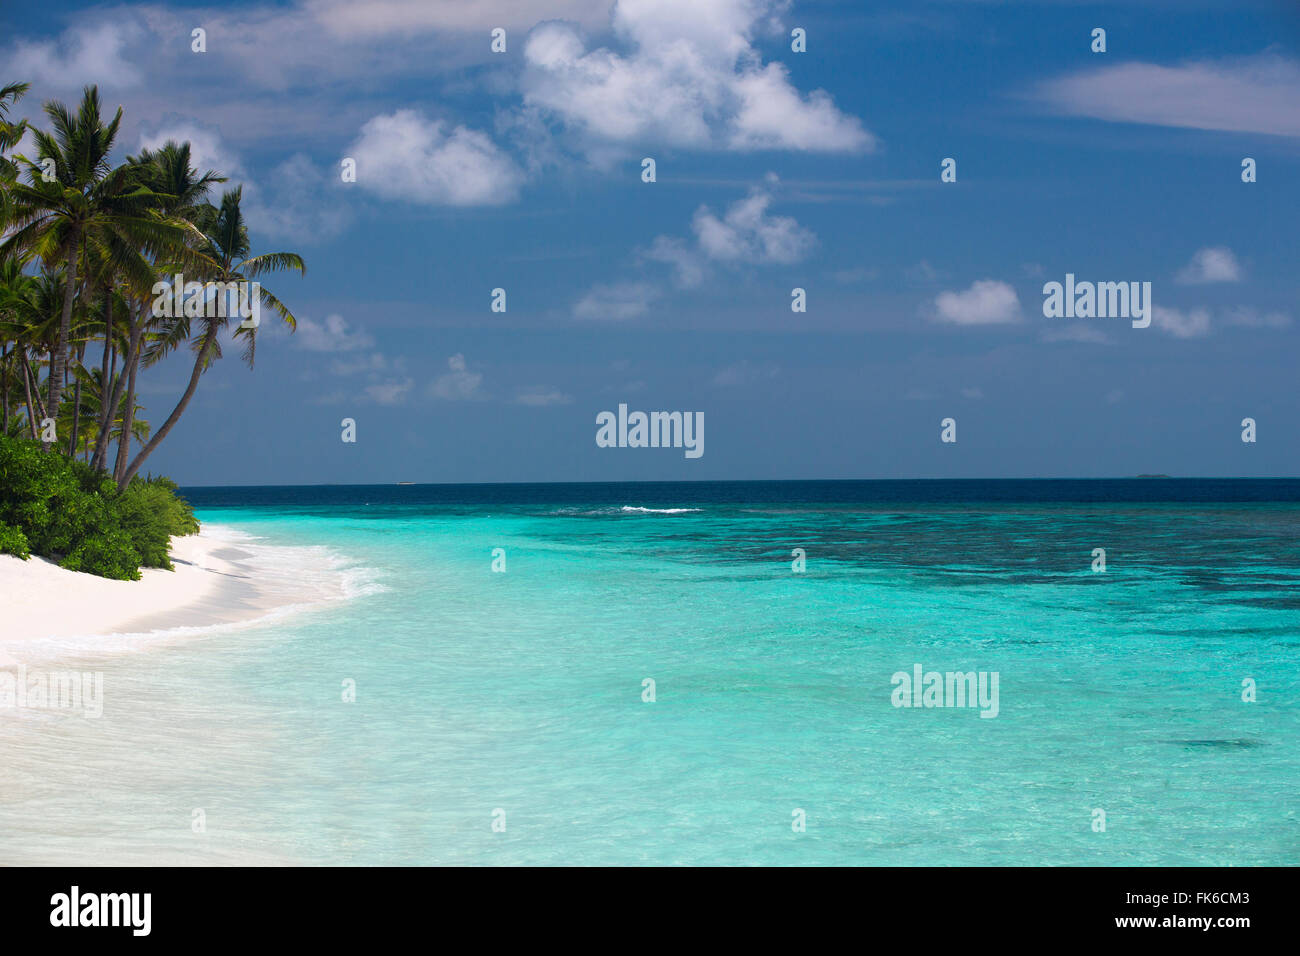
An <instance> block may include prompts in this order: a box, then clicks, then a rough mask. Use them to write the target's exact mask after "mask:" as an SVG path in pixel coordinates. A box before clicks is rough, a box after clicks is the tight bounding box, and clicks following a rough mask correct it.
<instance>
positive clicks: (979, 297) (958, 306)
mask: <svg viewBox="0 0 1300 956" xmlns="http://www.w3.org/2000/svg"><path fill="white" fill-rule="evenodd" d="M934 311H935V318H937V319H938V320H939V321H941V322H951V323H953V324H955V325H1000V324H1004V323H1007V322H1018V321H1020V299H1019V297H1018V296H1017V295H1016V290H1015V289H1013V288H1011V286H1010V285H1008V284H1007V283H1005V282H999V281H998V280H996V279H979V280H976V281H975V282H973V283H972V284H971V287H970V288H969V289H966V290H965V291H963V292H941V293H939V295H938V296H936V297H935V300H934Z"/></svg>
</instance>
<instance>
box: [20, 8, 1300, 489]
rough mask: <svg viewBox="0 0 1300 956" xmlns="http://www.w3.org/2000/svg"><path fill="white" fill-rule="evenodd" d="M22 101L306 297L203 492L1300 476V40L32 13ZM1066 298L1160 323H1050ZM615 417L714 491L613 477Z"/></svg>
mask: <svg viewBox="0 0 1300 956" xmlns="http://www.w3.org/2000/svg"><path fill="white" fill-rule="evenodd" d="M196 27H202V28H203V29H204V30H206V34H207V36H206V39H207V52H206V53H201V54H199V53H193V52H191V49H190V46H191V31H192V30H193V29H194V28H196ZM495 27H503V28H504V29H505V30H506V52H505V53H499V54H498V53H493V52H492V51H491V49H490V44H491V36H490V33H491V31H492V29H493V28H495ZM796 27H800V28H803V29H804V30H805V31H806V34H807V52H804V53H795V52H793V51H792V50H791V41H790V34H791V30H792V29H794V28H796ZM1097 27H1101V28H1103V29H1105V30H1106V47H1107V49H1106V52H1104V53H1094V52H1092V50H1091V45H1092V38H1091V33H1092V30H1093V29H1094V28H1097ZM0 63H3V64H4V70H3V77H2V79H3V80H4V81H5V82H12V81H15V80H30V81H31V82H32V83H33V88H32V91H31V93H30V94H29V95H28V97H27V98H26V99H25V100H23V101H22V102H21V103H20V109H19V111H18V112H19V115H22V114H26V115H29V116H31V117H33V118H36V117H37V114H38V111H39V106H40V104H41V103H42V102H43V101H45V100H47V99H51V98H54V99H62V100H75V99H76V97H77V96H78V94H79V89H80V86H81V85H82V84H84V83H90V82H93V83H98V84H99V86H100V88H101V91H102V92H103V94H104V96H105V98H106V99H107V100H108V101H109V102H110V103H112V104H114V105H116V104H119V103H120V104H121V105H122V106H124V107H125V122H124V126H123V135H122V137H121V140H120V142H121V146H122V152H123V155H125V153H126V152H128V151H130V152H134V151H135V150H136V149H138V148H139V147H140V146H141V145H152V144H154V143H157V142H160V141H161V140H162V139H165V138H168V137H174V138H186V139H190V140H191V142H192V143H193V144H194V147H195V151H196V153H197V154H198V156H199V158H200V159H201V161H202V162H203V163H204V164H205V165H211V166H214V167H216V168H217V169H219V170H220V171H222V172H225V173H227V174H229V175H230V176H231V178H232V181H234V182H242V183H244V184H245V196H246V207H247V209H248V214H249V218H250V223H251V226H252V239H253V243H254V249H255V251H272V250H278V249H290V250H294V251H297V252H300V253H302V255H303V256H304V257H305V258H306V260H307V264H308V274H307V276H306V277H305V278H297V277H283V278H280V277H277V278H275V279H274V282H272V280H270V279H268V280H267V285H268V286H271V287H272V288H273V289H274V290H275V291H276V293H277V294H278V295H279V296H280V298H281V299H282V300H284V301H285V302H286V303H287V304H288V305H289V306H290V307H291V309H292V310H293V311H294V313H295V314H296V315H297V317H298V318H299V320H300V329H299V331H298V333H297V334H296V335H294V336H288V335H285V334H275V332H274V331H273V330H267V332H266V334H264V335H261V336H260V337H259V344H258V359H257V367H256V369H255V370H253V371H251V372H250V371H249V370H248V369H247V368H246V367H245V366H243V365H241V364H240V362H239V359H238V351H237V349H228V350H227V355H226V357H225V358H224V359H223V360H222V361H221V362H219V363H218V364H217V365H216V366H215V367H214V368H213V369H211V370H210V371H209V372H208V373H207V374H206V375H205V376H204V379H203V382H202V384H201V386H200V389H199V393H198V396H197V397H196V400H195V403H194V405H193V406H192V407H191V409H190V410H189V411H188V412H187V414H186V416H185V417H184V419H182V421H181V423H180V425H179V426H178V427H177V428H176V429H175V430H174V431H173V432H172V434H171V435H170V436H169V437H168V439H167V441H166V443H165V444H164V445H163V446H162V448H161V449H160V450H159V451H158V452H157V453H156V454H155V455H154V456H153V458H151V459H150V462H149V465H148V468H149V469H152V470H153V471H155V472H163V473H167V474H170V475H171V476H173V477H174V478H176V479H177V480H178V481H180V482H181V483H182V484H264V483H265V484H276V483H349V482H370V481H374V482H386V481H397V480H409V481H564V480H642V479H644V480H655V479H663V480H691V479H715V478H873V477H880V478H894V477H999V476H1007V477H1038V476H1043V477H1048V476H1079V477H1104V476H1123V475H1132V474H1137V473H1152V472H1157V473H1168V474H1174V475H1230V476H1255V475H1298V474H1300V441H1297V438H1300V398H1298V397H1297V386H1296V381H1297V375H1296V367H1297V354H1298V349H1297V347H1298V346H1300V331H1298V328H1297V322H1296V320H1297V319H1298V318H1300V305H1298V304H1297V296H1296V292H1297V274H1298V272H1300V270H1297V262H1298V261H1300V248H1298V247H1297V241H1296V225H1295V220H1296V211H1297V209H1298V208H1300V203H1298V202H1297V199H1300V7H1297V5H1295V4H1292V3H1283V2H1272V0H1270V2H1233V3H1228V2H1226V0H1225V2H1213V3H1211V2H1195V0H1187V2H1178V3H1173V2H1169V3H1162V2H1149V3H1143V2H1133V3H1124V4H1110V5H1101V4H1074V3H1047V2H1044V3H992V2H989V3H982V2H971V0H966V2H956V0H954V2H916V3H907V4H902V3H900V4H867V3H834V2H795V3H782V2H773V0H680V2H679V0H657V2H653V3H651V2H647V0H619V2H617V3H612V2H607V0H548V2H538V3H532V2H510V3H507V2H505V0H485V2H482V3H472V4H466V3H452V2H429V0H419V2H416V0H411V2H408V0H388V2H385V3H382V4H362V3H350V2H348V3H345V2H342V0H299V2H289V3H277V4H272V3H236V4H229V3H226V4H220V5H207V4H188V3H187V4H131V5H129V6H116V5H99V4H93V5H84V6H83V5H76V4H57V3H48V4H43V5H40V6H39V8H35V7H31V6H30V5H20V4H6V5H5V6H4V7H3V9H2V10H0ZM345 157H351V158H353V159H355V160H356V161H357V181H356V182H355V183H344V182H342V181H341V176H340V163H341V161H342V160H343V158H345ZM644 157H653V158H654V159H655V161H656V167H657V168H656V174H657V181H656V182H654V183H644V182H642V180H641V161H642V159H643V158H644ZM945 157H952V158H954V159H955V160H956V163H957V181H956V182H952V183H944V182H940V163H941V161H942V160H943V159H944V158H945ZM1244 157H1251V158H1253V159H1254V160H1255V161H1256V164H1257V181H1256V182H1254V183H1243V182H1242V181H1241V162H1242V159H1243V158H1244ZM1066 273H1073V274H1074V275H1075V276H1076V277H1078V279H1079V280H1092V281H1097V282H1101V281H1124V282H1129V281H1137V282H1150V283H1151V284H1152V296H1153V301H1154V306H1155V309H1154V318H1153V321H1152V323H1151V326H1150V327H1149V328H1145V329H1136V328H1132V327H1131V325H1130V322H1129V321H1128V320H1127V319H1123V318H1093V319H1081V320H1077V321H1072V320H1067V319H1049V318H1045V317H1044V315H1043V309H1042V305H1043V292H1042V287H1043V284H1044V283H1045V282H1048V281H1053V280H1055V281H1063V280H1064V277H1065V275H1066ZM796 287H799V288H803V289H805V290H806V294H807V302H808V307H807V311H806V312H805V313H794V312H792V311H791V308H790V301H791V290H792V289H793V288H796ZM495 288H504V289H505V290H506V303H507V310H506V312H504V313H500V312H493V311H491V309H490V305H491V297H492V290H493V289H495ZM187 358H188V356H187V355H186V354H181V355H180V356H178V357H177V358H174V359H171V360H168V361H167V362H166V363H164V364H163V365H162V366H160V367H158V368H156V369H152V370H150V371H149V374H148V375H147V377H146V378H145V382H144V388H143V390H142V395H141V398H140V401H141V403H142V404H143V405H144V406H145V408H146V411H145V413H144V414H145V417H146V418H147V419H149V420H151V421H154V422H155V423H158V422H161V421H162V419H163V418H164V417H165V416H166V414H167V412H168V411H169V410H170V408H171V405H172V404H173V403H174V401H175V398H176V397H177V396H178V395H179V393H180V391H181V389H182V385H183V382H184V379H185V377H186V375H187V373H188V367H187ZM620 402H623V403H627V404H628V405H629V407H630V408H632V409H642V410H646V411H651V410H681V411H695V412H703V413H704V416H705V420H706V434H705V440H706V450H705V454H704V455H703V456H702V457H701V458H698V459H694V460H691V459H687V458H685V456H684V455H683V454H682V453H681V451H680V450H672V449H626V448H625V449H608V448H598V447H597V446H596V443H595V434H596V415H597V414H598V413H599V412H601V411H603V410H607V409H608V410H614V409H616V408H617V406H618V404H619V403H620ZM345 417H350V418H353V419H355V420H356V422H357V437H358V440H357V442H356V443H355V444H346V443H343V442H342V441H340V431H341V429H340V421H341V420H342V419H343V418H345ZM945 417H952V418H955V419H956V421H957V438H958V440H957V442H956V443H955V444H944V443H941V442H940V440H939V435H940V421H941V419H943V418H945ZM1245 417H1252V418H1254V419H1256V421H1257V423H1258V441H1257V442H1256V443H1254V444H1246V443H1243V442H1242V441H1241V440H1240V434H1241V426H1240V422H1241V420H1242V419H1243V418H1245Z"/></svg>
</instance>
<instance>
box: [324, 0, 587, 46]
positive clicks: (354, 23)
mask: <svg viewBox="0 0 1300 956" xmlns="http://www.w3.org/2000/svg"><path fill="white" fill-rule="evenodd" d="M611 2H612V0H548V2H547V3H545V4H535V3H520V2H519V0H474V2H473V3H466V2H465V0H367V2H365V3H357V2H356V0H306V2H305V3H303V5H302V6H303V9H304V11H305V12H306V13H308V14H310V15H311V16H312V17H314V18H315V19H316V20H317V21H318V22H320V23H321V24H322V25H324V26H325V27H326V28H327V29H328V30H329V31H330V32H331V33H333V34H335V35H336V36H339V37H342V38H351V37H356V36H390V35H410V34H412V33H432V32H438V33H444V32H465V33H481V34H483V40H482V42H483V45H484V49H486V48H487V43H488V38H487V34H488V31H489V30H491V29H493V28H495V27H503V28H505V29H506V31H507V51H508V50H509V45H508V44H509V40H510V39H511V37H510V36H509V33H510V31H512V30H524V29H527V28H528V27H530V26H532V25H533V24H535V23H536V22H537V21H538V19H539V18H541V17H546V18H554V19H558V20H572V21H576V22H580V23H586V24H590V25H592V26H599V25H600V24H601V23H603V22H604V21H605V20H606V19H607V18H608V16H609V9H610V5H611Z"/></svg>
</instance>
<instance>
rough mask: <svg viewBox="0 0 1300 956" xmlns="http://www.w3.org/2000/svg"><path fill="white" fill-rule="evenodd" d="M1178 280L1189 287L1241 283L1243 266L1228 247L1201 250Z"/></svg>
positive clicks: (1185, 267)
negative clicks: (1211, 283)
mask: <svg viewBox="0 0 1300 956" xmlns="http://www.w3.org/2000/svg"><path fill="white" fill-rule="evenodd" d="M1177 280H1178V281H1179V282H1182V283H1186V284H1189V285H1200V284H1204V283H1207V282H1240V281H1241V266H1239V265H1238V264H1237V257H1236V256H1234V255H1233V254H1232V250H1231V249H1229V248H1228V247H1227V246H1213V247H1211V248H1207V249H1201V250H1199V251H1198V252H1197V253H1196V254H1195V255H1194V256H1192V261H1191V262H1189V263H1187V265H1186V266H1184V267H1183V269H1182V271H1181V272H1179V273H1178V276H1177Z"/></svg>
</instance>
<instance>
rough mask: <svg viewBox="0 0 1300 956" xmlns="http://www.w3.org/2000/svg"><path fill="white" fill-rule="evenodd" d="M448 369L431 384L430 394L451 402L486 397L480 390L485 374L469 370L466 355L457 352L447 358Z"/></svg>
mask: <svg viewBox="0 0 1300 956" xmlns="http://www.w3.org/2000/svg"><path fill="white" fill-rule="evenodd" d="M447 369H448V371H446V372H444V373H443V374H442V375H440V376H438V377H437V378H436V379H434V380H433V381H432V382H431V383H430V384H429V394H430V395H432V396H433V397H434V398H442V399H446V400H447V401H451V402H455V401H464V400H466V399H473V398H483V397H484V396H483V393H482V391H481V390H480V386H481V385H482V383H483V375H482V373H480V372H471V371H469V369H468V368H467V367H466V364H465V356H464V355H462V354H460V353H459V352H457V353H456V354H455V355H453V356H452V357H451V358H449V359H447Z"/></svg>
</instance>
